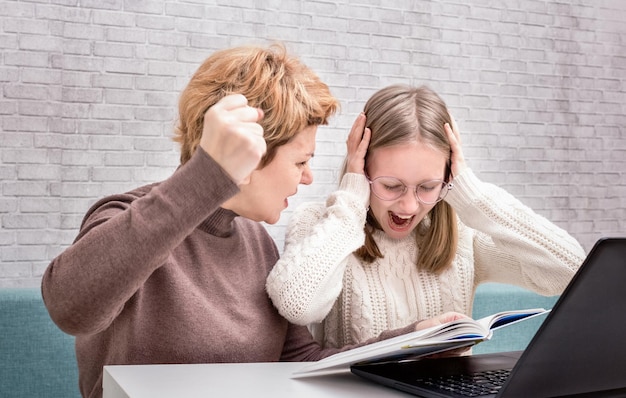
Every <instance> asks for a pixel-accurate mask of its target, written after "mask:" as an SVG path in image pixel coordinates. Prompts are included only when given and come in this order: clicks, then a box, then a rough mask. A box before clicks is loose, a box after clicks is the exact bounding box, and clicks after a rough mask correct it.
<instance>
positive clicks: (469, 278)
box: [267, 169, 585, 347]
mask: <svg viewBox="0 0 626 398" xmlns="http://www.w3.org/2000/svg"><path fill="white" fill-rule="evenodd" d="M368 198H369V184H368V182H367V180H366V179H365V177H364V176H363V175H360V174H346V175H345V176H344V178H343V180H342V182H341V185H340V188H339V189H338V190H337V191H336V192H335V193H333V194H332V195H331V196H330V197H329V199H328V201H327V202H326V204H324V203H308V204H304V205H302V206H300V208H298V209H297V210H296V212H295V213H294V215H293V217H292V219H291V221H290V224H289V226H288V228H287V236H286V239H285V249H284V253H283V255H282V257H281V259H280V260H279V262H278V263H277V264H276V266H275V267H274V269H273V270H272V272H271V273H270V276H269V278H268V280H267V290H268V292H269V294H270V297H271V298H272V300H273V302H274V305H275V306H276V307H277V308H278V310H279V311H280V313H281V314H282V315H283V316H285V317H286V318H287V319H289V320H290V321H292V322H294V323H298V324H309V328H310V329H311V331H312V332H313V334H314V336H315V338H316V339H317V340H318V341H320V342H322V343H324V345H325V346H328V347H342V346H344V345H347V344H355V343H359V342H362V341H364V340H367V339H369V338H371V337H373V336H377V335H378V334H380V333H381V332H382V331H384V330H388V329H395V328H398V327H402V326H405V325H408V324H410V323H412V322H415V321H418V320H422V319H427V318H431V317H433V316H436V315H439V314H441V313H443V312H446V311H457V312H461V313H465V314H467V315H471V313H472V303H473V301H474V293H475V290H476V287H477V286H478V285H479V284H481V283H484V282H501V283H509V284H514V285H518V286H521V287H524V288H527V289H530V290H532V291H535V292H537V293H539V294H543V295H556V294H560V293H561V292H562V291H563V289H564V288H565V287H566V286H567V283H568V282H569V281H570V279H571V277H572V276H573V274H574V272H575V271H576V270H577V269H578V267H579V266H580V265H581V264H582V262H583V260H584V257H585V252H584V250H583V249H582V247H581V246H580V244H579V243H578V242H577V241H576V240H575V239H574V238H573V237H571V236H570V235H569V234H568V233H567V232H565V231H564V230H562V229H561V228H559V227H557V226H556V225H554V224H553V223H551V222H550V221H548V220H547V219H545V218H544V217H542V216H540V215H538V214H536V213H535V212H533V211H532V210H531V209H530V208H528V207H526V206H524V205H523V204H522V203H521V202H520V201H518V200H517V199H515V198H514V197H513V196H511V195H510V194H509V193H507V192H506V191H504V190H503V189H501V188H499V187H497V186H495V185H492V184H488V183H484V182H482V181H480V180H479V179H478V178H477V177H476V176H475V175H474V173H473V172H472V171H471V170H470V169H466V170H465V171H464V172H463V173H461V174H460V175H458V176H456V177H455V179H454V189H453V190H452V191H451V192H450V193H449V194H448V196H447V197H446V201H447V202H448V203H450V204H451V205H452V206H453V207H454V209H455V210H456V211H457V215H458V229H459V242H458V247H457V253H456V257H455V258H454V260H453V263H452V267H450V268H449V269H447V270H446V271H445V272H443V273H441V274H440V275H436V274H433V273H430V272H427V271H420V270H418V269H417V267H416V266H415V262H416V258H417V256H418V255H419V252H418V248H417V247H416V244H415V237H414V235H413V234H412V235H410V236H408V237H406V238H404V239H401V240H394V239H391V238H389V237H388V236H387V235H386V234H385V233H384V232H382V231H376V232H375V233H374V239H375V240H376V243H377V244H378V247H379V249H380V250H381V252H382V253H383V255H384V258H380V259H377V260H375V261H374V262H373V263H371V264H362V263H361V262H360V261H359V260H358V259H357V258H356V257H355V256H354V255H353V254H352V252H354V250H356V249H357V248H359V247H360V246H361V245H362V244H363V242H364V236H365V235H364V233H363V225H364V222H365V214H366V206H367V200H368ZM414 233H415V232H414Z"/></svg>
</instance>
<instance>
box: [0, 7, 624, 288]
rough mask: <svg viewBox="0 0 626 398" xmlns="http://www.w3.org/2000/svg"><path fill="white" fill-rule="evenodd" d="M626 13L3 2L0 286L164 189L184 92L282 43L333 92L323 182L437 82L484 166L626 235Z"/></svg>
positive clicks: (604, 229) (28, 281) (562, 211)
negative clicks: (414, 88) (93, 216)
mask: <svg viewBox="0 0 626 398" xmlns="http://www.w3.org/2000/svg"><path fill="white" fill-rule="evenodd" d="M624 21H626V2H624V1H621V0H572V1H539V0H524V1H519V0H502V1H492V0H471V1H461V0H441V1H427V0H423V1H422V0H415V1H406V0H389V1H387V0H385V1H381V0H360V1H348V0H338V1H321V0H311V1H290V0H263V1H261V0H206V1H203V0H29V1H10V0H2V1H0V51H1V54H0V94H1V95H0V117H1V122H0V161H1V164H0V225H1V229H0V286H36V285H38V284H39V281H40V278H41V275H42V273H43V271H44V269H45V267H46V266H47V264H48V263H49V261H50V260H51V259H52V258H53V257H54V256H56V255H57V254H58V253H60V252H61V251H62V250H63V249H64V248H65V247H67V246H68V245H69V244H70V243H71V242H72V241H73V239H74V237H75V236H76V234H77V231H78V227H79V225H80V221H81V218H82V216H83V214H84V213H85V211H86V210H87V208H88V207H89V205H90V204H92V203H93V202H94V201H95V200H97V199H98V198H100V197H102V196H104V195H107V194H111V193H115V192H120V191H125V190H127V189H130V188H133V187H135V186H138V185H143V184H145V183H149V182H153V181H157V180H160V179H163V178H166V177H167V176H168V175H170V174H171V173H172V171H173V170H174V169H175V168H176V166H177V164H178V148H177V146H176V145H175V144H174V143H173V142H172V140H171V135H172V130H173V125H174V123H175V117H176V105H177V99H178V94H179V92H180V90H181V89H182V88H183V87H184V85H185V84H186V83H187V81H188V79H189V77H190V75H191V74H192V73H193V72H194V71H195V69H196V68H197V66H198V65H199V64H200V63H201V62H202V60H204V59H205V58H206V57H207V56H208V55H209V54H211V53H212V52H213V51H215V50H217V49H222V48H225V47H230V46H234V45H239V44H253V43H262V44H266V43H268V42H270V41H273V40H279V41H283V42H285V43H286V44H287V47H288V48H289V49H290V51H291V52H292V53H295V54H297V55H298V56H300V58H301V59H302V60H303V61H304V62H305V63H307V64H308V65H309V66H311V67H312V68H314V69H315V70H316V71H317V72H318V74H319V75H320V76H321V77H322V79H323V80H324V81H326V82H327V83H328V84H329V85H330V86H331V88H332V91H333V93H334V94H335V95H336V96H337V97H339V99H340V100H341V103H342V109H341V112H340V114H339V115H338V116H337V117H335V118H334V119H333V121H332V123H331V125H330V126H327V127H323V128H321V129H320V130H319V132H318V147H317V151H316V157H315V160H314V162H313V169H314V173H315V182H314V184H313V185H312V186H310V187H304V188H302V189H300V193H299V195H298V196H297V197H295V198H293V199H292V200H291V207H290V209H288V210H287V211H286V212H285V213H284V215H283V217H282V218H281V221H280V222H279V223H278V224H276V225H272V226H267V227H268V230H269V231H270V233H271V234H272V236H274V238H275V239H276V240H277V242H278V245H279V247H282V240H283V232H284V226H285V223H286V221H287V219H288V217H289V215H290V210H291V209H293V208H294V207H295V206H296V205H297V204H298V203H300V202H302V201H305V200H317V199H319V198H321V197H323V196H324V195H326V194H327V193H328V192H330V191H331V190H332V189H333V188H334V187H335V186H336V184H337V174H338V169H339V165H340V163H341V161H342V159H343V153H344V151H345V145H344V141H345V138H346V136H347V132H348V130H349V128H350V125H351V124H352V121H353V119H354V117H355V116H356V114H357V113H358V112H359V111H360V110H361V109H362V107H363V104H364V102H365V100H366V99H367V98H368V97H369V96H370V95H371V94H372V93H373V92H374V91H375V90H377V89H379V88H382V87H384V86H386V85H389V84H392V83H396V82H402V83H409V84H415V85H417V84H427V85H429V86H430V87H432V88H433V89H435V90H436V91H438V92H439V93H440V94H441V95H442V97H443V98H444V99H445V100H446V101H447V103H448V105H449V106H450V108H451V110H452V112H453V114H454V115H455V117H456V119H457V121H458V123H459V125H460V128H461V130H462V136H463V144H464V149H465V154H466V157H467V158H468V163H469V165H470V166H471V167H472V168H473V169H474V170H475V171H476V173H477V174H478V175H479V176H480V177H481V178H482V179H483V180H485V181H488V182H492V183H495V184H498V185H500V186H502V187H504V188H505V189H507V190H508V191H509V192H511V193H512V194H514V195H516V196H517V197H518V198H520V199H521V200H522V201H523V202H524V203H525V204H527V205H529V206H531V207H532V208H534V209H535V210H536V211H537V212H538V213H540V214H542V215H544V216H546V217H548V218H549V219H551V220H553V221H554V222H555V223H557V224H558V225H560V226H562V227H563V228H565V229H567V230H568V231H569V232H570V233H571V234H573V235H574V236H575V237H577V238H578V239H579V240H580V242H581V243H582V244H583V246H584V247H585V249H586V250H589V249H590V248H591V246H592V245H593V243H594V242H595V240H596V239H597V238H599V237H601V236H608V235H613V236H615V235H626V171H625V170H626V160H625V159H626V136H625V135H626V131H625V128H624V126H625V125H626V22H624Z"/></svg>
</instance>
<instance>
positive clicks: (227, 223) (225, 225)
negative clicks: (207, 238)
mask: <svg viewBox="0 0 626 398" xmlns="http://www.w3.org/2000/svg"><path fill="white" fill-rule="evenodd" d="M238 216H239V215H238V214H237V213H235V212H234V211H232V210H226V209H223V208H221V207H220V208H218V209H217V210H216V211H215V212H213V214H211V215H210V216H208V217H207V218H206V219H205V220H204V221H202V223H200V225H199V226H198V229H200V230H201V231H204V232H206V233H209V234H211V235H215V236H219V237H220V238H225V237H228V236H230V235H231V234H232V233H233V231H234V230H235V222H234V220H235V217H238Z"/></svg>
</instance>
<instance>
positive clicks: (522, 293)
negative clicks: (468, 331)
mask: <svg viewBox="0 0 626 398" xmlns="http://www.w3.org/2000/svg"><path fill="white" fill-rule="evenodd" d="M557 299H558V296H553V297H545V296H541V295H539V294H537V293H534V292H531V291H529V290H526V289H522V288H520V287H517V286H513V285H505V284H500V283H486V284H483V285H480V286H479V287H478V289H477V290H476V297H475V298H474V309H473V313H472V317H473V318H474V319H478V318H482V317H485V316H488V315H491V314H495V313H496V312H500V311H509V310H522V309H529V308H545V309H551V308H552V307H553V306H554V303H556V300H557ZM545 318H546V315H540V316H538V317H536V318H532V319H527V320H525V321H522V322H519V323H516V324H513V325H509V326H507V327H504V328H502V329H498V330H496V331H495V332H494V333H493V337H492V339H491V340H488V341H484V342H482V343H480V344H478V345H476V346H474V348H473V350H472V352H473V353H474V354H484V353H489V352H503V351H518V350H523V349H525V348H526V346H527V345H528V343H530V340H531V339H532V338H533V336H534V335H535V332H536V331H537V329H539V326H541V324H542V323H543V321H544V320H545Z"/></svg>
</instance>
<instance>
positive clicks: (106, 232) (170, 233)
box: [42, 149, 238, 335]
mask: <svg viewBox="0 0 626 398" xmlns="http://www.w3.org/2000/svg"><path fill="white" fill-rule="evenodd" d="M236 192H238V188H237V186H236V185H235V184H234V183H233V182H232V180H231V179H230V178H229V177H228V175H227V174H226V173H225V172H224V171H223V170H222V169H221V167H220V166H219V165H218V164H217V163H216V162H215V161H214V160H213V159H212V158H211V157H209V155H207V154H206V152H204V151H203V150H202V149H198V151H196V153H195V154H194V155H193V156H192V158H191V159H190V160H189V162H187V163H186V164H185V165H183V166H181V167H179V168H178V170H176V172H174V174H173V175H172V176H171V177H170V178H168V179H167V180H165V181H163V182H161V183H160V184H158V185H154V186H153V187H152V188H151V189H149V191H148V192H147V193H145V195H133V194H124V195H114V196H111V197H108V198H105V199H102V200H100V201H99V202H98V203H96V204H95V205H94V206H92V208H91V209H90V210H89V212H88V213H87V215H86V216H85V218H84V220H83V224H82V226H81V229H80V232H79V235H78V237H77V238H76V240H75V241H74V243H73V244H72V245H71V246H70V247H68V248H67V249H66V250H65V251H63V252H62V253H61V254H60V255H58V256H57V257H56V258H55V259H53V260H52V262H51V263H50V264H49V266H48V268H47V269H46V271H45V273H44V275H43V278H42V294H43V298H44V302H45V304H46V307H47V308H48V311H49V313H50V316H51V318H52V319H53V321H54V322H55V323H56V324H57V325H58V326H59V327H60V328H61V329H62V330H64V331H65V332H67V333H69V334H74V335H78V334H89V333H96V332H99V331H102V330H104V329H106V328H107V327H108V325H110V323H111V322H112V321H113V320H114V319H115V318H116V317H117V315H118V314H119V313H120V312H121V311H122V309H123V307H124V305H125V303H126V302H127V301H128V300H129V299H130V298H131V297H132V296H133V294H135V292H136V291H137V290H138V289H139V288H140V287H141V286H142V285H143V284H144V283H145V281H146V280H147V279H148V277H149V276H150V275H151V274H152V273H153V272H154V271H155V270H156V269H157V268H159V267H160V266H161V265H163V264H164V262H165V261H166V259H167V257H168V255H169V253H170V252H171V250H172V249H173V248H174V247H176V246H177V245H178V244H179V243H180V242H182V241H183V239H184V238H185V237H186V236H187V235H189V234H190V233H191V232H192V231H193V230H194V229H195V228H196V227H197V226H198V225H199V224H200V223H201V222H202V221H203V220H204V219H206V217H208V216H209V215H210V214H211V213H212V212H214V211H215V210H216V209H217V208H218V207H219V206H220V205H221V203H223V202H224V201H225V200H226V199H228V198H230V197H231V196H233V195H234V194H235V193H236Z"/></svg>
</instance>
